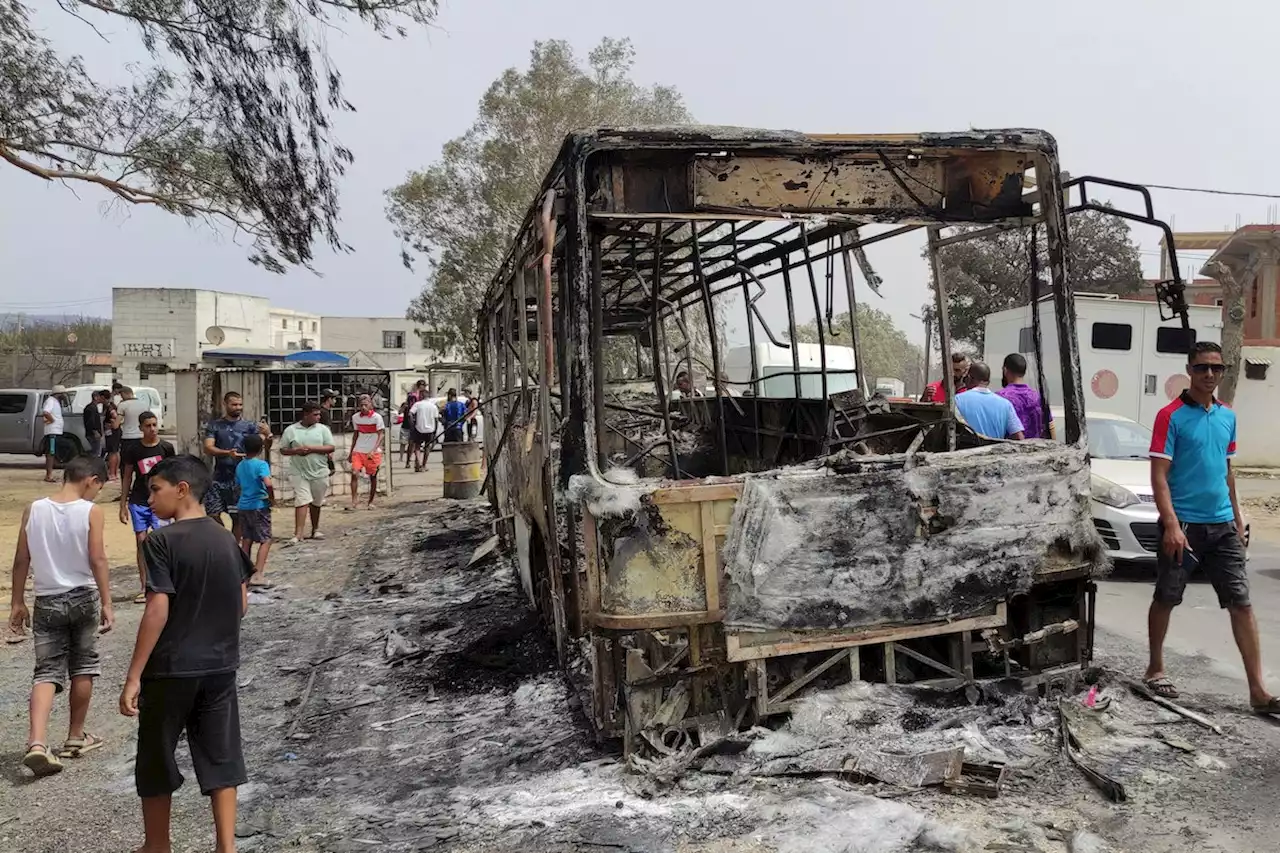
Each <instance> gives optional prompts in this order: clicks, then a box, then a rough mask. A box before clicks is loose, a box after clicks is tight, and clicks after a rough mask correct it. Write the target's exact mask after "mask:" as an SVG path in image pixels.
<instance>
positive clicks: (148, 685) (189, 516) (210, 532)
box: [120, 456, 253, 853]
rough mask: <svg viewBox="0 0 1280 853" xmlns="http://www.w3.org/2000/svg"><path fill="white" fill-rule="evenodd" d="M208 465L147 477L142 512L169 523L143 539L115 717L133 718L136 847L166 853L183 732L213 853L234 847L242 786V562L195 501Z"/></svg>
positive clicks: (177, 463)
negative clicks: (138, 602) (143, 567)
mask: <svg viewBox="0 0 1280 853" xmlns="http://www.w3.org/2000/svg"><path fill="white" fill-rule="evenodd" d="M208 486H209V469H208V468H206V467H205V466H204V463H203V462H202V461H201V460H199V459H197V458H196V457H194V456H175V457H174V458H172V459H166V460H164V461H163V462H161V463H160V464H159V465H157V466H156V467H155V470H154V471H152V472H151V507H152V509H154V510H155V512H156V515H158V516H160V517H161V518H163V519H164V520H166V521H171V522H172V523H171V524H168V525H166V526H165V527H164V528H163V529H161V530H157V531H156V533H155V535H154V536H152V537H151V538H150V539H148V540H147V546H146V560H147V609H146V611H145V612H144V613H143V614H142V620H141V621H140V622H139V623H138V636H137V640H136V641H135V643H134V647H133V656H132V657H131V659H130V661H129V670H128V674H127V675H126V676H125V682H124V688H123V689H122V690H121V691H120V713H121V714H123V715H125V716H126V717H137V719H138V748H137V752H136V754H135V760H134V785H135V787H136V790H137V792H138V797H139V798H140V799H141V800H142V825H143V831H144V832H145V834H146V838H145V840H144V842H143V845H142V847H141V848H140V849H141V850H143V851H148V853H150V851H157V853H159V851H168V850H170V849H171V847H170V841H169V835H170V826H169V814H170V810H171V809H172V807H173V792H174V791H176V790H177V789H178V788H179V786H181V785H182V782H183V779H182V771H181V770H180V769H179V768H178V763H177V761H175V760H174V753H175V752H176V750H177V748H178V742H179V740H180V739H181V738H182V736H183V735H184V734H185V735H186V740H187V745H188V746H189V747H190V750H191V764H192V766H193V767H194V768H195V772H196V782H197V783H198V784H199V785H200V793H201V794H203V795H205V796H206V797H208V798H209V805H210V807H211V808H212V811H213V825H214V831H215V833H216V840H215V843H216V847H215V849H216V850H218V851H219V853H227V851H234V850H235V849H236V788H237V787H239V786H240V785H243V784H244V783H245V782H246V781H247V774H246V770H245V763H244V749H243V746H242V743H241V736H240V704H239V701H240V700H239V697H238V696H237V694H236V670H237V669H239V668H240V621H241V620H242V619H243V618H244V615H245V613H246V612H247V611H248V609H249V591H248V587H247V586H246V584H247V583H248V581H249V578H250V577H251V576H252V575H253V566H252V565H251V564H250V563H249V558H248V557H246V556H245V555H244V552H243V551H241V550H240V546H239V544H238V543H237V542H236V541H235V539H234V538H233V537H232V536H231V535H230V534H228V533H227V531H226V529H224V528H223V527H222V526H221V525H220V524H218V523H217V522H215V521H214V520H213V519H211V518H207V517H206V516H205V512H204V507H203V506H201V501H202V499H203V498H204V490H205V489H206V488H208Z"/></svg>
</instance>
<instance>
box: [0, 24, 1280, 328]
mask: <svg viewBox="0 0 1280 853" xmlns="http://www.w3.org/2000/svg"><path fill="white" fill-rule="evenodd" d="M32 5H33V6H35V7H37V8H38V9H39V13H38V16H37V19H36V21H37V24H38V25H39V26H41V27H43V28H44V31H45V32H46V34H47V35H48V36H49V37H51V38H53V39H54V40H55V41H56V42H57V44H58V46H59V47H64V48H67V49H71V50H74V51H77V52H80V53H83V54H84V55H85V56H86V59H87V60H88V62H89V63H90V67H91V68H108V69H109V68H112V67H113V64H114V67H115V68H117V69H118V68H119V67H120V66H121V65H122V64H123V63H124V62H128V61H131V60H137V59H141V58H142V55H141V53H140V48H139V47H138V43H137V40H136V37H135V36H134V35H133V33H132V32H131V30H130V29H129V28H127V27H125V26H123V25H122V24H119V23H114V24H110V23H107V24H102V25H101V28H102V29H103V30H104V32H107V33H108V35H110V36H111V37H112V43H111V44H109V45H104V44H103V42H102V41H101V40H100V39H99V38H98V37H97V36H96V35H94V34H93V33H92V32H91V31H90V30H89V29H88V28H87V27H86V26H85V25H84V24H82V23H80V22H78V21H76V20H74V19H73V18H71V17H70V16H68V15H67V14H65V13H63V12H60V11H58V10H57V9H56V7H55V5H54V4H51V3H40V4H32ZM1051 8H1052V11H1050V9H1051ZM345 29H346V32H345V34H343V33H335V34H333V36H332V37H331V42H330V44H331V50H332V54H333V57H334V60H335V62H336V63H337V65H338V67H339V68H340V70H341V71H342V73H343V75H344V78H345V84H346V95H347V97H348V99H349V100H351V101H352V102H353V103H355V105H356V106H357V108H358V109H359V112H358V113H357V114H355V115H348V116H344V117H342V118H341V122H340V124H339V126H338V130H339V135H340V139H341V141H342V142H343V143H344V144H345V145H347V146H348V147H349V148H351V149H352V150H353V151H354V152H355V156H356V162H355V165H354V166H353V167H352V168H351V169H350V170H349V172H348V174H347V176H346V178H345V180H344V182H343V184H342V207H343V214H342V225H341V228H342V236H343V238H344V239H345V240H346V241H347V242H348V243H350V244H351V245H353V246H354V247H355V249H356V251H355V252H354V253H353V254H350V255H335V254H333V253H331V252H330V251H329V249H328V248H327V246H324V245H321V246H318V247H317V262H316V267H317V268H318V269H319V270H320V271H321V272H323V277H317V276H315V275H313V274H312V273H310V272H307V271H306V270H294V271H292V272H290V273H288V274H286V275H283V276H281V275H273V274H270V273H267V272H263V271H261V270H259V269H257V268H256V267H253V266H252V265H250V264H249V263H248V262H247V260H246V252H245V250H244V248H243V247H241V246H237V245H234V244H233V243H230V242H228V241H227V240H225V239H223V238H221V237H219V236H217V235H215V234H211V233H210V232H208V231H206V230H199V229H193V228H191V227H189V226H188V225H187V224H186V222H184V221H183V220H181V219H179V218H177V217H173V216H170V215H168V214H165V213H163V212H160V211H155V210H146V209H134V210H128V211H125V212H124V214H123V215H112V216H104V215H103V211H102V204H101V203H102V202H103V201H104V200H105V198H104V195H103V194H102V193H99V192H97V191H96V190H95V189H94V188H93V187H90V186H79V187H77V188H76V194H73V193H72V192H71V191H70V190H68V189H66V188H64V187H62V186H59V185H55V184H48V185H46V184H44V183H42V182H41V181H39V180H38V179H36V178H33V177H30V176H28V175H25V174H22V173H19V172H17V171H15V170H13V169H11V168H8V167H5V166H0V313H3V312H7V311H27V312H30V313H87V314H97V315H100V316H109V315H110V296H111V288H112V287H113V286H152V285H154V286H162V285H167V286H173V287H201V288H209V289H215V290H224V291H233V292H242V293H251V294H257V295H261V296H266V297H268V298H270V299H271V301H272V302H273V303H274V304H277V305H280V306H284V307H289V308H296V309H305V310H312V311H319V312H322V313H328V314H347V315H400V314H402V313H403V312H404V309H405V306H406V305H407V303H408V302H409V300H410V299H411V298H412V297H413V295H414V294H415V293H417V292H418V290H419V289H420V287H421V284H422V275H421V273H414V272H410V271H408V270H406V269H405V268H404V267H403V266H402V265H401V263H400V258H399V245H398V242H397V241H396V239H395V237H394V235H393V234H392V231H391V226H390V224H389V223H388V222H387V221H386V218H385V216H384V212H383V196H382V193H383V190H385V189H386V188H388V187H390V186H393V185H394V184H396V183H398V182H399V181H400V180H401V179H402V178H403V177H404V175H405V174H406V173H407V172H408V171H409V170H411V169H414V168H418V167H422V166H425V165H427V164H428V163H430V162H431V161H432V160H433V159H435V158H436V157H437V156H438V155H439V152H440V147H441V145H442V143H444V142H445V141H446V140H448V139H450V138H452V137H454V136H456V135H458V134H459V133H461V132H462V131H463V130H464V129H465V128H466V127H467V126H468V125H469V123H470V122H471V120H472V118H473V116H474V114H475V107H476V102H477V100H478V98H479V97H480V95H481V94H482V93H483V92H484V90H485V89H486V87H487V86H488V85H489V83H490V82H492V80H493V79H494V78H495V77H496V76H497V75H498V74H499V73H500V72H501V71H502V70H503V69H505V68H507V67H510V66H524V65H525V64H526V63H527V60H528V53H529V49H530V47H531V45H532V42H533V41H534V40H535V39H550V38H563V39H567V40H569V41H570V42H571V43H572V44H573V45H574V47H575V49H577V50H578V52H579V54H580V55H582V56H583V57H585V55H586V53H587V52H588V51H589V50H590V49H591V47H592V46H594V45H595V44H596V43H597V42H598V41H599V39H600V38H601V37H603V36H628V37H630V38H631V39H632V41H633V43H634V46H635V48H636V51H637V60H636V67H635V70H634V76H635V78H636V79H637V80H638V81H639V82H642V83H665V84H670V85H674V86H676V87H677V88H678V89H680V91H681V92H682V93H683V94H684V96H685V99H686V101H687V104H688V106H689V108H690V110H691V111H692V113H693V114H694V116H695V117H696V118H697V119H698V120H700V121H703V122H707V123H713V124H733V125H746V126H758V127H769V128H775V129H793V130H801V131H813V132H819V131H821V132H846V133H869V132H905V131H922V130H929V131H948V130H962V129H967V128H970V127H983V128H989V127H1040V128H1044V129H1046V130H1048V131H1050V132H1051V133H1053V134H1054V135H1055V136H1056V137H1057V139H1058V143H1059V146H1060V150H1061V154H1062V162H1063V167H1064V168H1065V169H1067V170H1068V171H1070V172H1071V173H1072V174H1074V175H1083V174H1095V175H1103V176H1108V177H1113V178H1118V179H1122V180H1127V181H1134V182H1150V183H1160V184H1175V185H1181V186H1189V187H1207V188H1217V189H1227V190H1243V191H1251V192H1272V193H1274V192H1280V162H1277V161H1276V160H1275V158H1273V157H1272V151H1273V148H1272V146H1273V144H1274V140H1275V139H1276V138H1277V137H1278V136H1280V115H1277V114H1276V111H1275V110H1274V109H1271V108H1269V106H1268V100H1267V98H1266V93H1267V92H1268V91H1269V90H1268V89H1267V88H1266V86H1265V81H1266V80H1269V79H1270V78H1271V76H1272V68H1273V65H1274V61H1273V57H1274V34H1275V33H1276V32H1280V6H1277V5H1276V4H1272V3H1265V2H1262V1H1261V0H1255V2H1248V0H1220V2H1217V3H1213V4H1180V3H1168V2H1154V0H1141V1H1140V0H1128V2H1115V0H1110V2H1093V0H1076V1H1075V2H1072V3H1070V4H1058V3H1055V4H1052V7H1051V6H1050V4H1034V3H1026V2H1025V1H1024V2H994V0H991V1H990V2H972V3H964V4H959V3H943V2H922V3H904V4H885V3H872V2H864V0H846V2H840V3H834V2H832V3H823V4H820V3H814V2H809V3H791V4H779V3H776V2H763V0H696V2H691V0H680V2H675V0H646V2H644V3H620V2H616V0H615V2H612V3H602V2H599V0H595V2H587V0H546V2H543V3H529V2H520V0H445V2H444V4H443V6H442V12H441V16H440V21H439V28H438V29H436V30H434V31H430V32H423V31H419V32H414V33H413V34H412V35H411V37H410V38H408V39H406V40H392V41H384V40H383V39H381V38H380V37H378V36H376V35H374V34H373V33H372V32H370V31H367V30H365V29H363V28H361V27H360V26H358V25H356V24H354V23H350V24H348V25H347V27H346V28H345ZM116 73H119V72H118V71H117V72H116ZM77 195H78V198H77ZM1155 197H1156V202H1157V206H1158V212H1159V213H1160V214H1161V215H1164V216H1166V217H1172V218H1173V220H1174V225H1175V228H1176V229H1177V230H1219V229H1223V228H1227V229H1231V228H1234V227H1235V226H1236V222H1237V216H1238V217H1240V221H1241V222H1242V223H1249V222H1266V221H1268V219H1269V217H1270V216H1271V213H1270V211H1271V209H1272V206H1273V205H1276V204H1280V200H1268V199H1252V198H1234V197H1220V196H1210V195H1199V194H1186V193H1173V192H1164V191H1157V192H1156V196H1155ZM1115 201H1116V202H1117V203H1118V204H1132V203H1133V202H1129V201H1127V200H1126V199H1122V198H1121V197H1119V196H1117V197H1116V198H1115ZM1135 236H1136V237H1137V238H1138V240H1139V242H1140V243H1141V245H1142V248H1143V250H1144V255H1143V260H1144V263H1145V264H1146V266H1147V269H1148V271H1149V273H1151V274H1153V275H1154V274H1155V272H1156V271H1157V269H1158V260H1159V259H1158V253H1157V252H1156V248H1157V241H1158V239H1159V235H1158V234H1157V233H1156V232H1154V230H1153V229H1151V230H1149V229H1143V228H1138V229H1136V230H1135ZM894 242H897V243H900V244H901V245H900V246H899V247H896V248H887V247H886V244H881V245H880V246H875V247H872V248H871V249H870V250H869V251H870V255H871V259H872V262H873V264H874V265H875V266H876V267H877V269H878V271H879V272H880V274H881V275H882V276H883V277H884V279H885V285H884V287H883V292H884V294H885V298H884V299H883V300H877V299H876V298H875V297H864V298H868V303H869V304H871V305H873V306H875V307H879V308H882V309H884V310H888V311H889V312H890V313H891V314H892V315H893V316H894V317H895V319H896V320H897V322H898V324H899V325H900V326H901V327H902V328H904V329H905V330H907V331H908V333H909V334H910V335H911V336H912V338H913V339H915V338H917V337H919V332H918V329H919V326H918V324H917V323H916V321H914V320H911V319H909V317H908V315H909V314H910V313H911V312H914V311H916V310H917V309H918V308H919V307H920V305H921V304H922V303H923V302H924V301H925V300H926V299H927V298H928V293H927V284H926V282H927V270H926V268H925V266H924V263H923V262H922V261H921V260H920V259H919V257H918V252H919V242H918V241H911V240H909V239H904V240H899V241H894ZM888 245H891V244H888ZM1203 258H1204V254H1203V253H1199V254H1188V256H1187V260H1186V261H1185V262H1184V264H1183V266H1184V270H1188V271H1189V268H1190V266H1191V265H1192V263H1194V265H1195V266H1196V267H1197V268H1198V266H1199V262H1200V261H1202V260H1203Z"/></svg>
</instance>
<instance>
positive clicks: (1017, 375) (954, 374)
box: [920, 352, 1053, 440]
mask: <svg viewBox="0 0 1280 853" xmlns="http://www.w3.org/2000/svg"><path fill="white" fill-rule="evenodd" d="M1026 376H1027V360H1026V358H1024V357H1023V356H1021V355H1019V354H1018V353H1010V354H1009V355H1007V356H1005V359H1004V364H1003V365H1002V366H1001V368H1000V379H1001V382H1000V385H1001V387H1000V389H999V390H993V389H992V388H991V368H990V367H988V366H987V365H986V364H985V363H983V362H981V361H971V360H970V359H969V357H968V356H967V355H965V354H964V353H958V352H957V353H952V354H951V379H952V384H953V385H954V387H955V389H956V390H955V393H956V401H955V402H956V411H957V412H958V413H959V415H960V417H961V418H962V419H963V420H964V422H965V423H967V424H968V425H969V427H970V429H972V430H973V431H974V432H976V433H978V434H979V435H983V436H986V437H987V438H1007V439H1017V440H1021V439H1026V438H1053V415H1052V414H1051V413H1050V412H1049V411H1048V409H1047V408H1046V407H1045V405H1044V400H1043V398H1041V396H1040V392H1039V391H1037V390H1036V389H1035V388H1032V387H1031V386H1030V385H1028V384H1027V382H1026ZM920 399H921V401H922V402H925V403H945V402H947V389H946V383H945V381H943V380H941V379H939V380H937V381H935V382H930V383H929V384H928V385H926V386H925V388H924V393H923V394H922V395H921V397H920Z"/></svg>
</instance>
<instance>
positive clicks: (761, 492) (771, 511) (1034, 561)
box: [723, 444, 1106, 630]
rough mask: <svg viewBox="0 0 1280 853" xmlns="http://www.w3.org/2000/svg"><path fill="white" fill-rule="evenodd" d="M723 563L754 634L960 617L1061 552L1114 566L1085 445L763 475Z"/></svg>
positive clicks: (741, 509) (742, 507) (754, 483)
mask: <svg viewBox="0 0 1280 853" xmlns="http://www.w3.org/2000/svg"><path fill="white" fill-rule="evenodd" d="M899 459H901V457H899ZM723 557H724V563H725V568H726V571H727V573H728V575H729V584H728V591H727V614H726V619H725V624H726V626H727V627H731V628H737V629H745V630H770V629H801V628H813V629H823V628H825V629H834V628H862V627H867V626H874V625H888V624H911V623H922V622H932V621H937V620H939V619H951V618H958V617H963V616H967V615H971V614H973V613H975V612H977V611H979V610H980V609H982V608H984V607H987V606H989V605H991V604H993V603H996V602H1000V601H1004V600H1006V599H1007V598H1008V597H1009V596H1011V595H1016V594H1018V593H1024V592H1026V591H1028V590H1029V589H1031V587H1032V585H1033V582H1034V580H1035V577H1036V573H1037V569H1038V567H1039V566H1041V565H1042V564H1043V563H1044V562H1045V561H1046V559H1048V558H1051V557H1052V558H1054V559H1062V558H1068V559H1073V560H1075V561H1077V562H1079V563H1082V564H1087V565H1089V566H1090V567H1091V569H1092V570H1101V569H1103V568H1104V567H1105V565H1106V563H1105V560H1106V558H1105V556H1104V555H1103V551H1102V547H1101V543H1100V542H1099V540H1098V538H1097V533H1096V532H1095V531H1094V528H1093V524H1092V521H1091V517H1090V507H1089V467H1088V461H1087V458H1086V454H1085V452H1084V451H1083V450H1080V449H1077V448H1072V447H1063V446H1061V445H1055V446H1052V447H1045V446H1043V445H1041V446H1036V447H1031V446H1023V445H1017V444H1002V445H996V446H991V447H985V448H979V449H976V450H967V451H960V452H956V453H950V454H928V455H925V456H923V457H921V462H920V464H919V465H918V466H916V467H912V468H904V467H903V466H902V463H901V461H899V462H898V463H897V464H896V465H895V464H890V463H856V462H850V463H848V464H847V465H845V466H842V465H841V464H840V463H839V462H837V461H835V460H833V461H832V462H830V463H829V465H828V467H826V468H821V469H811V470H806V471H795V470H792V471H782V472H776V473H773V474H761V475H755V476H750V477H748V478H747V479H746V481H745V486H744V490H743V495H742V498H741V499H740V500H739V502H738V505H737V508H736V510H735V513H734V518H733V524H732V527H731V529H730V532H729V538H728V541H727V542H726V545H725V550H724V554H723Z"/></svg>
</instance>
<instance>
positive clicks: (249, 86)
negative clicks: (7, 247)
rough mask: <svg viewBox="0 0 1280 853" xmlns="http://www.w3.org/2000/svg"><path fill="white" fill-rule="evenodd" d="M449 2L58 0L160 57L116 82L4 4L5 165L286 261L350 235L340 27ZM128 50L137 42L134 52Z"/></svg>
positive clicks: (268, 261)
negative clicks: (344, 222)
mask: <svg viewBox="0 0 1280 853" xmlns="http://www.w3.org/2000/svg"><path fill="white" fill-rule="evenodd" d="M436 4H437V0H355V2H350V0H307V2H305V3H303V2H298V3H289V2H280V0H58V3H57V4H54V3H43V4H41V5H40V10H41V14H44V15H50V16H52V15H57V14H60V13H61V14H66V15H70V16H72V17H74V18H76V19H78V20H79V21H81V22H83V23H84V24H85V25H86V26H87V27H89V28H91V29H93V30H94V31H96V32H97V33H98V35H100V36H102V38H104V39H106V38H107V36H106V35H104V34H103V31H99V30H98V28H97V24H102V25H103V27H104V30H105V31H107V32H113V31H119V29H118V28H120V27H121V26H123V27H124V32H126V33H129V34H132V35H135V36H136V38H137V39H138V41H139V44H138V50H137V52H138V54H139V56H149V57H150V61H149V62H143V63H141V64H134V63H130V64H128V65H123V66H122V67H121V68H118V69H111V76H112V78H120V79H129V78H132V79H131V81H130V82H129V83H128V84H127V85H109V84H107V83H105V82H103V81H102V80H101V79H98V78H96V77H95V76H94V74H91V73H90V72H89V70H88V69H87V67H86V65H85V63H84V62H83V61H82V60H81V58H80V57H79V56H76V55H73V54H70V53H68V52H67V51H65V50H59V49H58V48H57V46H56V45H54V44H53V43H52V42H51V41H50V40H49V39H47V38H45V37H44V36H43V35H41V31H42V29H43V27H42V25H41V24H40V23H39V22H38V21H37V19H36V17H35V16H34V15H33V14H32V10H31V8H30V7H28V6H27V5H25V4H24V3H23V2H21V0H0V162H4V163H7V164H8V165H10V166H13V167H15V168H16V169H17V170H20V171H22V172H25V173H27V174H29V175H33V176H35V177H38V178H42V179H44V180H47V181H61V182H63V183H65V184H67V185H69V186H71V185H76V184H80V185H86V186H87V185H95V186H97V187H98V188H100V189H101V190H104V191H105V192H106V193H108V194H109V195H108V196H107V197H108V198H109V199H110V200H111V201H112V202H113V203H116V204H128V205H154V206H155V207H158V208H160V209H161V210H165V211H167V212H169V213H176V214H178V215H180V216H183V217H186V218H188V219H190V220H192V221H194V222H200V223H205V224H208V225H210V226H213V227H215V228H220V229H223V230H225V231H226V232H227V233H229V234H234V235H236V236H240V235H247V236H248V238H249V239H250V240H251V241H252V249H251V253H250V260H252V261H254V262H255V263H258V264H262V265H263V266H265V267H266V268H268V269H271V270H275V271H281V270H283V269H284V268H285V266H286V265H287V264H306V263H308V262H309V261H310V260H311V258H312V246H313V244H314V242H315V240H316V239H317V238H323V239H324V240H325V241H326V242H328V243H329V244H330V246H332V247H334V248H336V249H346V246H345V245H344V244H343V243H342V242H341V240H340V239H339V236H338V229H337V222H338V188H337V181H338V178H339V177H340V176H341V175H342V173H343V171H344V170H345V169H346V166H347V165H348V164H349V163H350V162H351V160H352V154H351V152H350V151H348V150H347V149H346V148H344V147H342V146H341V145H340V144H339V143H338V142H337V141H336V139H335V138H334V135H333V118H334V115H335V114H336V113H339V112H343V111H347V110H352V109H354V107H353V106H352V105H351V104H350V103H349V102H348V101H347V100H346V98H345V97H344V95H343V91H342V77H341V74H339V72H338V69H337V68H335V67H334V66H333V65H332V63H331V62H330V61H329V57H328V54H327V51H326V49H325V38H326V37H327V32H328V30H329V29H330V28H332V27H334V26H337V25H340V24H342V23H343V22H346V21H350V20H353V19H356V20H359V21H361V22H363V23H365V24H367V25H369V26H371V27H372V28H373V29H374V30H375V31H377V32H379V33H383V34H384V35H387V36H390V35H392V34H398V35H401V36H403V35H405V34H406V33H407V30H406V29H405V27H404V26H403V24H420V25H425V24H428V23H430V22H431V21H432V20H434V18H435V15H436ZM125 52H128V48H127V47H126V49H125Z"/></svg>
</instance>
